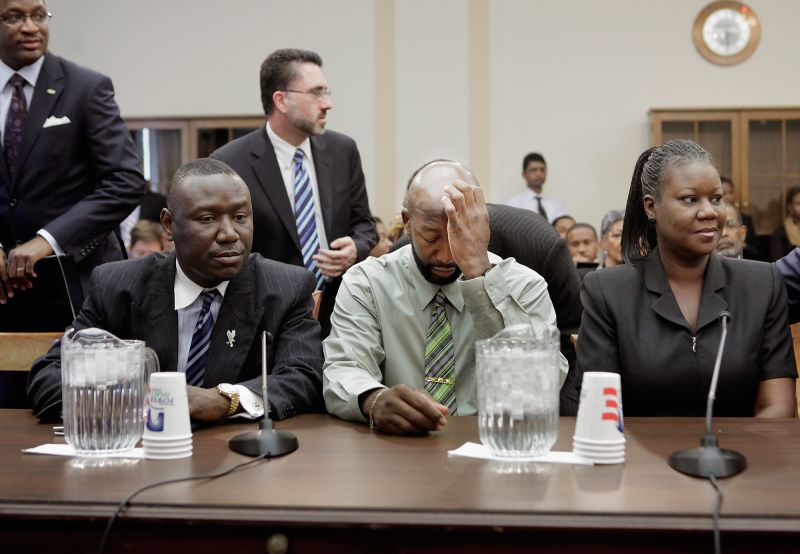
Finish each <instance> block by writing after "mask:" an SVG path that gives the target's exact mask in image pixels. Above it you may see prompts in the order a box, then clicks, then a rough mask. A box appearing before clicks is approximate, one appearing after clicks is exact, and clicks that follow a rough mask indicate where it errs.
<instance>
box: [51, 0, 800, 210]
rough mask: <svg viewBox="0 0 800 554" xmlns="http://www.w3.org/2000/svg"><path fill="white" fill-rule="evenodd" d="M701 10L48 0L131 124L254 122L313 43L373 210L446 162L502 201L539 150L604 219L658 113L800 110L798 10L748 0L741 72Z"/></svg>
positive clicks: (783, 2)
mask: <svg viewBox="0 0 800 554" xmlns="http://www.w3.org/2000/svg"><path fill="white" fill-rule="evenodd" d="M705 4H706V2H705V1H704V0H671V1H670V2H642V1H640V0H607V1H606V2H596V1H593V0H580V1H579V0H574V1H567V0H535V1H533V0H494V1H493V0H469V1H466V0H435V1H434V0H427V1H426V0H335V1H325V0H295V1H292V2H286V1H285V0H283V1H272V0H269V1H266V0H236V1H234V2H227V3H223V2H219V1H218V0H169V1H163V0H135V1H133V0H50V1H49V6H50V9H51V11H52V12H53V13H54V15H55V17H54V19H53V22H52V25H51V35H52V39H51V47H52V49H53V51H54V52H56V53H59V54H61V55H64V56H66V57H69V58H71V59H73V60H75V61H77V62H79V63H82V64H84V65H87V66H89V67H92V68H95V69H98V70H100V71H103V72H105V73H107V74H109V75H111V77H112V78H113V79H114V82H115V85H116V88H117V96H118V99H119V103H120V106H121V108H122V110H123V113H124V114H125V115H126V116H129V117H143V116H167V115H176V116H183V115H186V116H189V115H191V116H197V115H234V114H235V115H244V114H258V113H260V103H259V97H258V78H257V75H258V66H259V64H260V62H261V61H262V59H263V58H264V56H265V55H266V54H267V53H268V52H270V51H271V50H273V49H275V48H279V47H283V46H299V47H305V48H311V49H314V50H317V51H318V52H320V54H321V55H322V56H323V58H324V60H325V71H326V74H327V76H328V80H329V82H330V85H331V88H332V89H333V90H334V93H335V96H334V101H335V109H334V111H333V112H332V113H331V117H330V123H329V125H330V127H331V128H333V129H336V130H340V131H343V132H345V133H348V134H350V135H351V136H353V137H354V138H355V139H356V140H357V141H358V143H359V146H360V149H361V152H362V158H363V162H364V168H365V172H366V175H367V179H368V187H369V192H370V198H371V203H372V206H373V208H374V209H375V211H376V212H377V213H378V215H381V216H384V217H385V216H390V215H391V213H392V212H393V211H395V210H397V209H399V202H400V199H401V198H402V191H403V187H404V184H405V180H406V179H407V177H408V175H409V174H410V172H411V171H412V170H413V169H414V168H415V167H416V166H418V165H419V164H420V163H421V162H423V161H425V160H428V159H431V158H435V157H451V158H455V159H459V160H463V161H464V162H466V163H467V164H468V165H471V166H472V167H473V168H474V169H475V170H476V172H477V174H478V176H479V178H481V180H482V181H483V183H484V186H485V187H486V189H487V195H488V196H489V198H490V199H491V200H494V201H500V202H502V201H503V200H504V199H505V198H506V197H507V196H509V195H510V194H512V193H514V192H516V191H517V190H519V189H520V188H521V186H522V181H521V178H520V176H519V173H520V163H521V160H522V157H523V156H524V154H525V153H526V152H528V151H529V150H539V151H541V152H542V153H543V154H544V155H545V156H546V157H547V159H548V163H549V168H550V174H549V179H548V184H547V186H546V190H547V191H548V192H549V193H550V194H552V195H553V196H556V197H558V198H559V199H561V200H562V201H563V202H564V203H565V204H566V205H567V207H568V209H569V211H570V212H572V213H573V214H574V215H575V216H576V217H578V218H579V219H582V220H587V221H590V222H592V223H595V224H597V223H599V219H600V217H601V216H602V214H603V213H604V212H605V211H606V210H608V209H610V208H613V207H619V206H622V205H623V204H624V202H625V196H626V194H627V188H628V183H629V181H630V173H631V171H632V169H633V164H634V161H635V159H636V157H637V155H638V154H639V153H640V152H641V150H643V149H644V148H645V147H646V146H647V144H648V129H649V124H648V119H647V111H648V109H650V108H651V107H680V106H686V107H688V106H691V107H705V106H708V107H711V106H797V105H800V95H799V93H798V91H800V55H798V50H797V47H796V37H797V33H796V29H795V27H796V23H797V22H798V21H800V2H797V1H796V0H750V1H749V4H750V6H751V7H752V8H753V9H754V10H755V11H756V13H757V14H758V15H759V17H760V19H761V22H762V26H763V32H762V38H761V44H760V46H759V48H758V50H757V51H756V53H755V54H754V55H753V57H752V58H750V60H748V61H747V62H745V63H743V64H741V65H738V66H734V67H717V66H713V65H711V64H709V63H708V62H706V61H705V60H704V59H702V58H701V57H700V56H699V54H698V53H697V52H696V51H695V49H694V46H693V45H692V42H691V27H692V22H693V21H694V18H695V16H696V14H697V12H698V11H699V10H700V9H701V8H702V7H703V6H704V5H705ZM295 22H296V23H295ZM485 45H488V48H487V46H485Z"/></svg>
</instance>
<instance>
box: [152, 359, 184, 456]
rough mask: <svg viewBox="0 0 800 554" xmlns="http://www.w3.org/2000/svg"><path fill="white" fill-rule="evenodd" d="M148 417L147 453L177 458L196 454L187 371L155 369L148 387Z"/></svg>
mask: <svg viewBox="0 0 800 554" xmlns="http://www.w3.org/2000/svg"><path fill="white" fill-rule="evenodd" d="M146 409H147V421H146V423H145V426H144V435H143V436H142V446H143V447H144V457H145V458H147V459H150V460H174V459H177V458H186V457H188V456H191V455H192V427H191V423H190V422H189V400H188V397H187V396H186V375H184V374H183V373H179V372H175V371H166V372H159V373H153V374H151V375H150V386H149V388H148V391H147V408H146Z"/></svg>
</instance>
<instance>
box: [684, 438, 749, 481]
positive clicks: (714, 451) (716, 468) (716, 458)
mask: <svg viewBox="0 0 800 554" xmlns="http://www.w3.org/2000/svg"><path fill="white" fill-rule="evenodd" d="M700 444H702V445H703V446H700V447H699V448H687V449H686V450H679V451H678V452H675V453H673V454H672V456H670V457H669V465H670V467H671V468H672V469H674V470H676V471H680V472H681V473H685V474H686V475H691V476H693V477H712V476H713V477H719V478H725V477H731V476H733V475H737V474H739V473H741V472H743V471H744V470H745V469H747V459H746V458H745V457H744V456H743V455H742V454H741V453H740V452H737V451H736V450H729V449H727V448H720V447H718V446H717V440H716V438H715V437H704V438H703V439H702V440H701V441H700Z"/></svg>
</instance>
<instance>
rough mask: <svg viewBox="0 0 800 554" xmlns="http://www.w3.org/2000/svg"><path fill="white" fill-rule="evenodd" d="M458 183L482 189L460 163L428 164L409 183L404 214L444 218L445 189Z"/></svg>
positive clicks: (445, 161)
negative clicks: (439, 215) (462, 182)
mask: <svg viewBox="0 0 800 554" xmlns="http://www.w3.org/2000/svg"><path fill="white" fill-rule="evenodd" d="M456 181H464V182H465V183H467V184H469V185H473V186H476V187H480V184H479V183H478V180H477V179H476V178H475V176H474V175H473V174H472V172H470V170H469V169H467V168H466V167H464V166H463V165H461V164H460V163H458V162H454V161H451V160H434V161H432V162H428V163H426V164H425V165H423V166H422V167H420V168H419V169H418V170H417V171H415V172H414V174H413V175H412V176H411V179H410V180H409V182H408V187H407V188H406V194H405V197H404V198H403V212H404V213H405V214H406V216H407V217H411V216H412V215H413V214H419V213H424V214H427V215H435V214H441V215H442V216H443V215H444V206H443V204H442V196H444V188H445V187H446V186H450V185H452V184H453V183H455V182H456Z"/></svg>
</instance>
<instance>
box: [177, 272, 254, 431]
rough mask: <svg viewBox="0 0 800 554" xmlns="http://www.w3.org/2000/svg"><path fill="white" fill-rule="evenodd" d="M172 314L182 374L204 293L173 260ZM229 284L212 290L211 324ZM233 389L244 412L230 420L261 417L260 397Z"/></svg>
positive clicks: (246, 390) (244, 390)
mask: <svg viewBox="0 0 800 554" xmlns="http://www.w3.org/2000/svg"><path fill="white" fill-rule="evenodd" d="M175 269H176V271H175V285H174V289H173V290H174V293H175V311H176V312H178V367H177V370H178V371H180V372H181V373H186V364H187V362H188V361H189V349H190V348H191V345H192V335H194V328H195V325H196V324H197V318H198V317H199V316H200V310H201V309H202V307H203V300H202V298H201V297H200V295H201V294H202V293H203V292H205V291H206V290H211V289H205V288H203V287H201V286H200V285H198V284H197V283H195V282H194V281H192V280H191V279H189V277H188V276H187V275H186V274H185V273H184V272H183V270H182V269H181V264H180V263H178V259H177V258H175ZM228 283H230V281H223V282H221V283H220V284H219V285H217V286H216V287H215V288H216V289H217V290H218V291H219V296H217V297H216V298H215V299H214V301H213V302H211V308H210V311H211V315H212V316H213V317H214V321H216V320H217V314H219V309H220V308H221V307H222V301H223V299H224V298H225V291H226V290H227V289H228ZM233 386H234V387H236V392H238V393H239V404H240V405H241V407H242V409H243V410H244V411H243V412H240V413H238V414H234V415H233V416H231V417H244V418H248V419H255V418H257V417H261V416H262V415H263V414H264V410H263V408H262V400H261V397H260V396H258V395H256V394H255V393H254V392H253V391H251V390H250V389H248V388H247V387H243V386H241V385H233Z"/></svg>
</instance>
